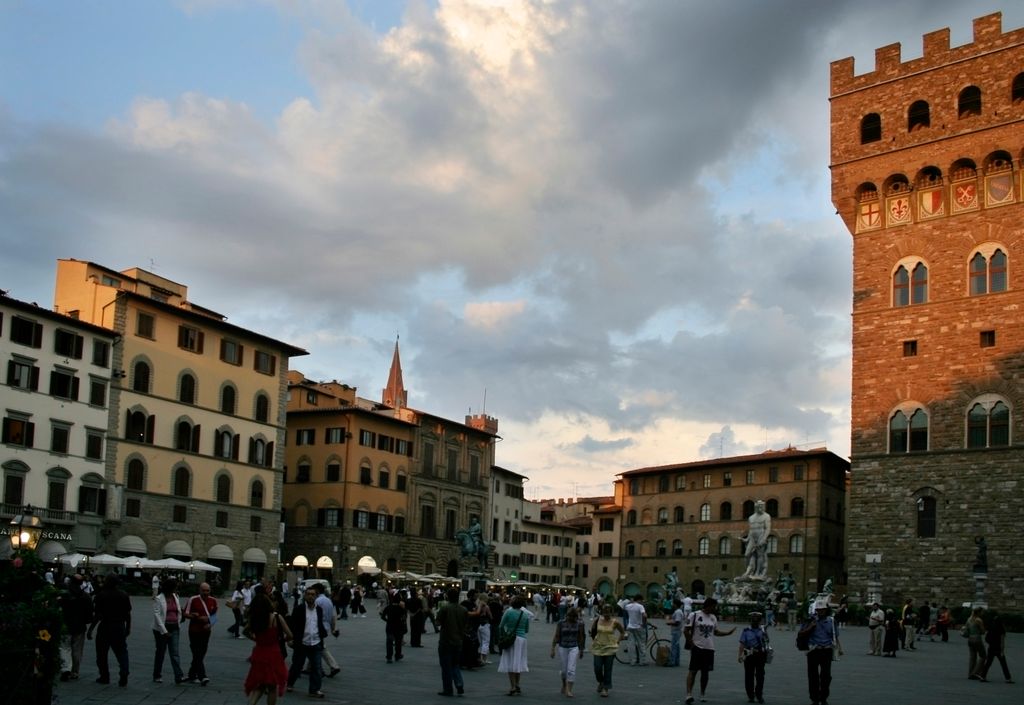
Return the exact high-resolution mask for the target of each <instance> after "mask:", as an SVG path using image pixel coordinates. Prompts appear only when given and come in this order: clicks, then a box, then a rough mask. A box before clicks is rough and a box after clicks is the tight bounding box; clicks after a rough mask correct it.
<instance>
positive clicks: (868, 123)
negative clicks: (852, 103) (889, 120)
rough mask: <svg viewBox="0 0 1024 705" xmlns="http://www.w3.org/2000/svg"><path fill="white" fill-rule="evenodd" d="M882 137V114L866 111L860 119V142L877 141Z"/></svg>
mask: <svg viewBox="0 0 1024 705" xmlns="http://www.w3.org/2000/svg"><path fill="white" fill-rule="evenodd" d="M880 139H882V116H881V115H879V114H878V113H868V114H867V115H865V116H864V117H863V118H861V120H860V143H861V144H867V143H869V142H877V141H878V140H880Z"/></svg>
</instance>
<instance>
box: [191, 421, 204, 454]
mask: <svg viewBox="0 0 1024 705" xmlns="http://www.w3.org/2000/svg"><path fill="white" fill-rule="evenodd" d="M201 428H202V426H200V425H199V424H196V425H195V426H193V427H192V452H193V453H198V452H199V429H201Z"/></svg>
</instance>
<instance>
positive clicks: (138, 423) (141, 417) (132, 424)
mask: <svg viewBox="0 0 1024 705" xmlns="http://www.w3.org/2000/svg"><path fill="white" fill-rule="evenodd" d="M155 423H156V417H154V416H148V415H147V414H146V412H145V411H140V410H136V411H129V412H128V420H127V424H126V425H125V434H124V437H125V439H126V440H129V441H136V442H138V443H152V442H153V428H154V426H155Z"/></svg>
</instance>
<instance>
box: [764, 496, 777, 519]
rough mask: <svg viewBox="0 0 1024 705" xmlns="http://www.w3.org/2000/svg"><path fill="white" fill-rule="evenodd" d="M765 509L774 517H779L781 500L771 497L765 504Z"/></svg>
mask: <svg viewBox="0 0 1024 705" xmlns="http://www.w3.org/2000/svg"><path fill="white" fill-rule="evenodd" d="M764 511H765V513H766V514H767V515H768V516H770V517H771V518H772V519H777V518H778V517H779V500H777V499H769V500H768V501H767V502H765V504H764Z"/></svg>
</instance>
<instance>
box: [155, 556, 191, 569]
mask: <svg viewBox="0 0 1024 705" xmlns="http://www.w3.org/2000/svg"><path fill="white" fill-rule="evenodd" d="M153 567H154V568H170V569H171V570H186V569H188V563H186V562H185V561H179V560H178V559H177V558H161V559H160V560H158V561H153Z"/></svg>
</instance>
